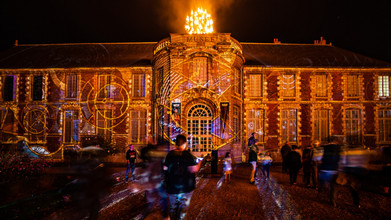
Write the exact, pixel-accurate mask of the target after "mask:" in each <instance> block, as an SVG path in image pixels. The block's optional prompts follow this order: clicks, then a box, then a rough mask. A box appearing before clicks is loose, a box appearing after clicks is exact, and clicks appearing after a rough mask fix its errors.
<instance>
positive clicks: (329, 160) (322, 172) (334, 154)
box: [319, 142, 341, 207]
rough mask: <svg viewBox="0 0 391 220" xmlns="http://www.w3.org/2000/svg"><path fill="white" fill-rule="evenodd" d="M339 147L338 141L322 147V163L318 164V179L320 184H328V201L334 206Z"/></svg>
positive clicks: (339, 155)
mask: <svg viewBox="0 0 391 220" xmlns="http://www.w3.org/2000/svg"><path fill="white" fill-rule="evenodd" d="M340 157H341V147H340V145H339V144H338V143H335V142H334V143H330V144H328V145H325V146H324V147H323V157H322V163H321V164H320V166H319V180H320V183H321V186H326V185H328V188H329V190H330V202H331V204H332V205H333V206H334V207H335V206H336V202H335V198H336V193H335V184H336V180H337V176H338V167H339V160H340Z"/></svg>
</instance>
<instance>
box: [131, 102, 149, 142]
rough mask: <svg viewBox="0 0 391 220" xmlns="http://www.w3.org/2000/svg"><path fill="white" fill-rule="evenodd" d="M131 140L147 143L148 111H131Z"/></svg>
mask: <svg viewBox="0 0 391 220" xmlns="http://www.w3.org/2000/svg"><path fill="white" fill-rule="evenodd" d="M131 117H132V119H131V122H130V127H131V129H132V130H131V142H132V143H146V142H147V111H145V110H140V111H132V112H131Z"/></svg>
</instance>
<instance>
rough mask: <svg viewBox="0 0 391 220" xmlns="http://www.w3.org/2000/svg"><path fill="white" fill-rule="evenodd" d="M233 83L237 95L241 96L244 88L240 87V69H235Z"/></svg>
mask: <svg viewBox="0 0 391 220" xmlns="http://www.w3.org/2000/svg"><path fill="white" fill-rule="evenodd" d="M232 83H233V87H234V92H235V93H236V94H241V90H242V87H241V85H240V70H239V69H238V68H235V69H234V74H233V80H232Z"/></svg>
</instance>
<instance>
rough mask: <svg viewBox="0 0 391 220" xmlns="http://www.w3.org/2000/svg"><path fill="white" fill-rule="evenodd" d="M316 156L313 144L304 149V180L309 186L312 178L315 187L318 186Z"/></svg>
mask: <svg viewBox="0 0 391 220" xmlns="http://www.w3.org/2000/svg"><path fill="white" fill-rule="evenodd" d="M313 157H314V150H313V149H312V147H311V146H308V147H307V148H305V149H304V150H303V173H304V176H303V182H304V184H305V186H307V187H309V186H310V179H312V185H313V187H314V188H316V184H317V181H316V178H317V175H316V172H317V170H316V169H317V168H316V164H315V161H314V160H313Z"/></svg>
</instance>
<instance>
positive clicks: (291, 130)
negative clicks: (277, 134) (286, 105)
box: [281, 109, 297, 143]
mask: <svg viewBox="0 0 391 220" xmlns="http://www.w3.org/2000/svg"><path fill="white" fill-rule="evenodd" d="M296 120H297V113H296V109H283V110H281V137H282V141H283V142H286V141H289V142H293V143H296V142H297V123H296Z"/></svg>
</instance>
